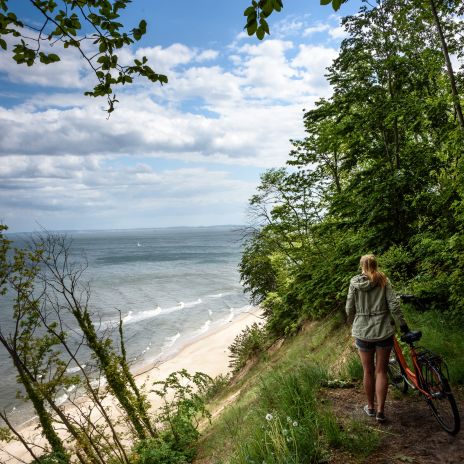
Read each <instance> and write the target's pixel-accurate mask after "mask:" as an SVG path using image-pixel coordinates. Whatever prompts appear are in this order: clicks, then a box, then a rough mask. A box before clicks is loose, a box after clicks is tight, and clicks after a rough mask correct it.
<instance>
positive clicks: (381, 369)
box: [375, 348, 391, 412]
mask: <svg viewBox="0 0 464 464" xmlns="http://www.w3.org/2000/svg"><path fill="white" fill-rule="evenodd" d="M390 351H391V349H389V348H377V350H376V352H375V396H376V397H377V412H384V409H385V399H386V398H387V391H388V377H387V369H388V360H389V359H390Z"/></svg>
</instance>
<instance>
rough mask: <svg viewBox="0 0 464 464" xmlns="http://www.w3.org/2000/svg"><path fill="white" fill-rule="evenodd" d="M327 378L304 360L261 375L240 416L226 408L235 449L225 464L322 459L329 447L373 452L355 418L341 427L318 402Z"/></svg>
mask: <svg viewBox="0 0 464 464" xmlns="http://www.w3.org/2000/svg"><path fill="white" fill-rule="evenodd" d="M326 381H327V373H326V371H325V369H322V368H321V367H320V366H317V365H314V364H312V365H311V364H309V363H301V364H299V365H296V366H292V369H291V370H282V369H280V370H274V371H272V372H268V373H266V374H265V375H263V376H262V377H261V379H260V383H259V386H258V388H257V391H256V392H255V399H254V401H253V405H252V406H251V407H249V408H245V409H241V414H242V415H241V414H240V413H238V414H237V413H236V414H233V413H231V411H230V412H229V414H228V419H226V421H225V423H228V424H229V427H228V429H229V431H231V430H232V434H233V438H232V437H231V438H232V440H231V441H233V443H234V448H235V450H234V452H233V455H232V457H231V458H230V460H228V461H227V462H230V463H231V464H253V463H255V464H258V463H259V464H262V463H266V464H284V463H285V464H311V463H318V462H321V461H325V460H327V459H328V458H329V455H330V450H331V448H340V449H342V450H345V451H349V452H351V453H353V454H357V455H362V456H365V455H366V453H369V452H370V451H372V449H374V448H375V447H376V445H377V436H376V434H375V433H374V432H373V431H371V430H370V429H368V428H367V427H366V426H364V425H363V424H358V423H356V422H350V423H349V424H344V426H343V427H341V426H340V423H339V422H338V421H337V420H336V418H335V417H334V416H333V414H332V413H331V411H330V407H328V405H327V403H324V404H323V403H322V402H321V401H320V400H319V387H320V385H321V383H323V382H326ZM232 409H233V408H232ZM232 418H233V419H234V420H233V421H232V422H233V425H232V427H230V425H231V419H232Z"/></svg>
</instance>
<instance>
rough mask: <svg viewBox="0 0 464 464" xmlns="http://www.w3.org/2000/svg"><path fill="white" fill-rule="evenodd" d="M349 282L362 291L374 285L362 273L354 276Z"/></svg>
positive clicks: (366, 290)
mask: <svg viewBox="0 0 464 464" xmlns="http://www.w3.org/2000/svg"><path fill="white" fill-rule="evenodd" d="M350 283H351V285H353V287H355V288H357V289H358V290H361V291H362V292H368V291H369V290H371V289H373V288H374V287H375V286H376V285H374V284H373V283H372V282H371V281H370V280H369V278H368V277H367V276H365V275H364V274H360V275H357V276H354V277H353V278H352V279H351V282H350Z"/></svg>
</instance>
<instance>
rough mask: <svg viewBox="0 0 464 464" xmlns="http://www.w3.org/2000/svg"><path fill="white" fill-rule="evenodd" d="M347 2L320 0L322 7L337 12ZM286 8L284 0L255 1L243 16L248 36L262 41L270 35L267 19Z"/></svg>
mask: <svg viewBox="0 0 464 464" xmlns="http://www.w3.org/2000/svg"><path fill="white" fill-rule="evenodd" d="M346 1H347V0H320V3H321V5H329V4H331V5H332V8H333V9H334V10H335V11H337V10H339V9H340V7H341V5H342V4H343V3H345V2H346ZM283 7H284V5H283V1H282V0H253V1H252V2H251V5H250V6H249V7H248V8H246V10H245V11H244V12H243V15H244V16H246V18H247V21H246V25H245V29H246V30H247V33H248V35H255V34H256V37H258V39H259V40H262V39H263V38H264V36H265V34H270V31H269V24H268V23H267V21H266V19H267V18H268V17H269V16H270V15H271V14H272V13H273V12H274V11H276V12H279V11H281V10H282V8H283Z"/></svg>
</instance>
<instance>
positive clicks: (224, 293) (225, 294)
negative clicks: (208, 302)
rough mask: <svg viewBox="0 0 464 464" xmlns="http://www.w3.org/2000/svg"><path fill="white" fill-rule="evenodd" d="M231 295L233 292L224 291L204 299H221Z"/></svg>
mask: <svg viewBox="0 0 464 464" xmlns="http://www.w3.org/2000/svg"><path fill="white" fill-rule="evenodd" d="M233 293H235V292H231V291H224V292H220V293H213V294H211V295H206V298H222V297H223V296H228V295H232V294H233Z"/></svg>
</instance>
